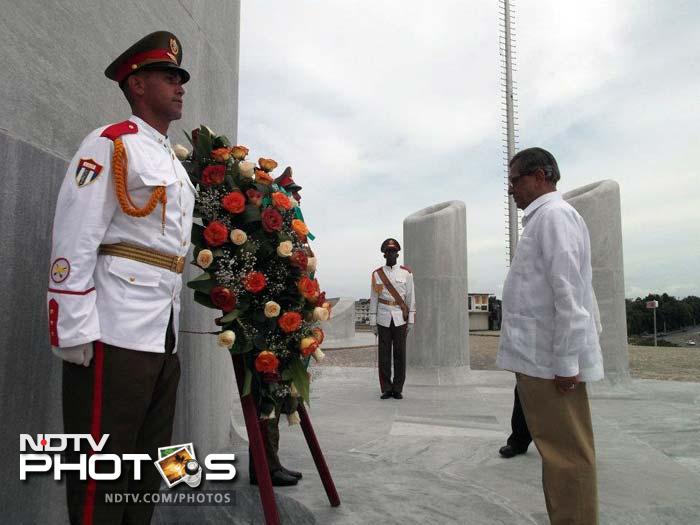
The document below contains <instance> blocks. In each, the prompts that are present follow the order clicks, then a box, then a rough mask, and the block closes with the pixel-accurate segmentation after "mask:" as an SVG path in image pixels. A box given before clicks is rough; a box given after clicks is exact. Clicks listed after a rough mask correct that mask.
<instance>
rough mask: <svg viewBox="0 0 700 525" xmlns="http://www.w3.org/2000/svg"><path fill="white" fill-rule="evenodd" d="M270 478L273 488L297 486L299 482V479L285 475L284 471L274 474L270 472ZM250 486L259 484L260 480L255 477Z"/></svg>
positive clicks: (276, 471)
mask: <svg viewBox="0 0 700 525" xmlns="http://www.w3.org/2000/svg"><path fill="white" fill-rule="evenodd" d="M270 478H271V479H272V486H273V487H290V486H292V485H296V484H297V483H298V482H299V480H298V479H297V478H295V477H293V476H290V475H288V474H286V473H284V472H283V471H282V470H275V471H274V472H270ZM250 484H251V485H257V484H258V480H257V479H256V478H255V476H254V475H253V476H251V477H250Z"/></svg>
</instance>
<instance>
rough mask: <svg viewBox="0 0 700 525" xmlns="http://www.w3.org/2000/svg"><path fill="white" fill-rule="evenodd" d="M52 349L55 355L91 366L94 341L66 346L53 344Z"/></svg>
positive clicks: (77, 363)
mask: <svg viewBox="0 0 700 525" xmlns="http://www.w3.org/2000/svg"><path fill="white" fill-rule="evenodd" d="M51 351H52V352H53V354H54V355H56V356H58V357H60V358H61V359H63V360H64V361H67V362H69V363H73V364H74V365H83V366H90V361H92V353H93V351H92V343H85V344H82V345H78V346H69V347H66V348H58V347H56V346H52V347H51Z"/></svg>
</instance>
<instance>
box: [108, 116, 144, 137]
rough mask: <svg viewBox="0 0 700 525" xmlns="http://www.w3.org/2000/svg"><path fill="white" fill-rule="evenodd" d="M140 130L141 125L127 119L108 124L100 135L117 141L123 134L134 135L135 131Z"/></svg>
mask: <svg viewBox="0 0 700 525" xmlns="http://www.w3.org/2000/svg"><path fill="white" fill-rule="evenodd" d="M138 131H139V127H138V126H137V125H136V124H134V123H133V122H131V121H130V120H125V121H124V122H119V123H118V124H112V125H111V126H107V127H106V128H105V130H104V131H103V132H102V134H101V135H100V137H106V138H108V139H109V140H111V141H115V140H116V139H118V138H119V137H121V136H122V135H133V134H134V133H138Z"/></svg>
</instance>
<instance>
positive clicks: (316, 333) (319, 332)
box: [311, 328, 326, 344]
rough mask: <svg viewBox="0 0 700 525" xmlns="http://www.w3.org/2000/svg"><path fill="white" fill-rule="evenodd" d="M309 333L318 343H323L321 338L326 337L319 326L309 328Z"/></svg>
mask: <svg viewBox="0 0 700 525" xmlns="http://www.w3.org/2000/svg"><path fill="white" fill-rule="evenodd" d="M311 333H312V334H313V338H314V339H316V341H318V344H321V343H323V340H324V339H325V338H326V334H324V333H323V330H321V329H320V328H314V329H313V330H311Z"/></svg>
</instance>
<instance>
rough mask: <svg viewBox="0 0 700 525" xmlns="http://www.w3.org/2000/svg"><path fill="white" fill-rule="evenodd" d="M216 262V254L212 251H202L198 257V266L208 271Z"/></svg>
mask: <svg viewBox="0 0 700 525" xmlns="http://www.w3.org/2000/svg"><path fill="white" fill-rule="evenodd" d="M212 262H214V254H213V253H212V252H211V250H202V251H200V252H199V254H198V255H197V264H198V265H199V267H200V268H204V269H207V268H209V266H211V263H212Z"/></svg>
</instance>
